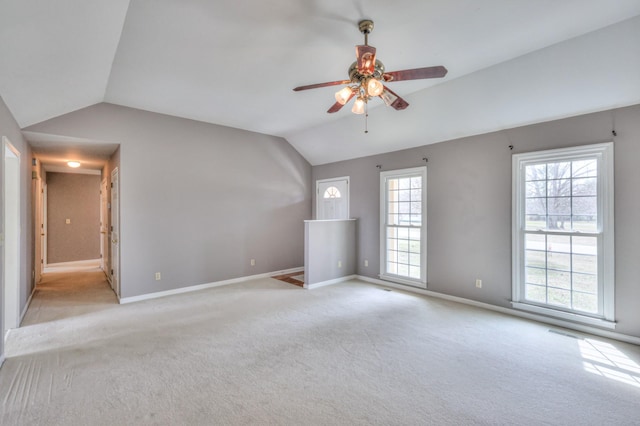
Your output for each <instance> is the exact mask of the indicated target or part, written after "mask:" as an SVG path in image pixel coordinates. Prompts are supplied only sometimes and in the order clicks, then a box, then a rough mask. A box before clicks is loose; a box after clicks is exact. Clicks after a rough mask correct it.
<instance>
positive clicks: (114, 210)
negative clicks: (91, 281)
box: [111, 167, 121, 299]
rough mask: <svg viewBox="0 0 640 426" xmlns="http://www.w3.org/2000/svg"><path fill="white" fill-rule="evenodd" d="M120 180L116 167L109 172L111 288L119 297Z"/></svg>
mask: <svg viewBox="0 0 640 426" xmlns="http://www.w3.org/2000/svg"><path fill="white" fill-rule="evenodd" d="M119 188H120V181H119V178H118V168H117V167H116V168H115V169H113V171H112V172H111V288H113V291H115V292H116V296H118V299H120V296H121V295H120V217H119V212H120V195H119V193H118V192H119Z"/></svg>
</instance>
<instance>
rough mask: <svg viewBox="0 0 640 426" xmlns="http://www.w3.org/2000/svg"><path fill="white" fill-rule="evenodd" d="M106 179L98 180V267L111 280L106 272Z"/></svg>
mask: <svg viewBox="0 0 640 426" xmlns="http://www.w3.org/2000/svg"><path fill="white" fill-rule="evenodd" d="M107 187H108V179H107V177H106V176H105V177H104V179H102V181H101V182H100V267H101V269H102V270H103V271H104V273H105V275H106V277H107V280H108V281H109V282H111V277H110V276H109V275H110V274H108V273H107V268H108V266H109V236H108V233H109V207H108V204H109V198H108V197H109V190H108V188H107Z"/></svg>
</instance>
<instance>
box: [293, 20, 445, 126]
mask: <svg viewBox="0 0 640 426" xmlns="http://www.w3.org/2000/svg"><path fill="white" fill-rule="evenodd" d="M358 29H359V30H360V32H361V33H362V34H364V44H362V45H358V46H356V61H355V62H354V63H353V64H351V66H350V67H349V71H348V72H349V80H339V81H330V82H328V83H318V84H311V85H308V86H299V87H296V88H295V89H293V90H294V91H296V92H298V91H300V90H308V89H317V88H319V87H327V86H338V85H341V84H346V85H347V86H346V87H344V88H342V89H341V90H339V91H338V92H337V93H336V95H335V97H336V103H335V104H334V105H333V106H332V107H331V108H329V110H328V111H327V112H328V113H334V112H338V111H340V109H341V108H342V107H343V106H344V105H345V104H346V103H347V102H349V101H350V100H351V99H352V98H354V97H355V98H356V100H355V102H354V104H353V108H352V109H351V111H352V112H353V113H355V114H363V113H365V112H366V107H367V104H368V102H369V101H370V100H371V99H372V98H375V97H379V98H381V99H382V101H383V102H384V103H385V104H386V105H387V106H390V107H392V108H394V109H396V110H403V109H405V108H406V107H408V106H409V103H408V102H407V101H405V100H404V99H402V98H401V97H400V96H398V95H397V94H395V93H394V92H393V91H391V89H389V88H388V87H387V86H385V85H384V83H389V82H392V81H403V80H421V79H426V78H442V77H444V76H445V75H446V74H447V69H446V68H445V67H443V66H441V65H439V66H435V67H426V68H415V69H410V70H402V71H392V72H385V70H384V65H383V63H382V62H380V61H379V60H377V59H376V48H375V47H373V46H369V34H370V33H371V31H373V21H371V20H369V19H365V20H364V21H360V22H359V23H358ZM365 132H366V130H365Z"/></svg>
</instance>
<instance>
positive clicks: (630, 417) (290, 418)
mask: <svg viewBox="0 0 640 426" xmlns="http://www.w3.org/2000/svg"><path fill="white" fill-rule="evenodd" d="M103 277H104V276H101V275H100V273H82V274H74V275H58V274H52V275H51V276H45V282H44V283H43V284H42V285H39V286H38V290H37V292H36V294H35V297H34V300H33V304H32V306H31V308H30V309H29V311H28V313H27V316H26V318H25V323H24V324H25V325H24V326H23V327H22V328H20V329H18V330H15V331H13V332H11V334H10V336H9V340H8V342H7V360H6V361H5V364H4V366H3V367H2V369H1V370H0V397H1V398H2V400H1V407H2V414H1V416H0V423H1V424H3V425H114V424H135V425H151V424H161V425H209V424H225V425H226V424H230V425H235V424H238V425H302V424H307V425H423V424H435V425H462V424H466V425H537V424H563V425H603V424H607V425H625V424H627V425H631V424H640V367H638V365H640V348H639V347H637V346H634V345H629V344H625V343H619V342H615V341H610V340H607V339H602V338H596V337H592V336H587V335H579V334H577V333H573V332H571V333H570V335H563V334H558V333H555V332H554V333H550V332H549V327H548V326H545V325H542V324H538V323H535V322H530V321H526V320H522V319H519V318H515V317H509V316H506V315H501V314H498V313H495V312H490V311H485V310H482V309H478V308H474V307H470V306H465V305H460V304H457V303H454V302H449V301H444V300H439V299H432V298H427V297H423V296H418V295H415V294H411V293H405V292H402V291H397V290H394V291H384V290H383V289H382V288H381V287H378V286H374V285H370V284H366V283H362V282H358V281H350V282H346V283H342V284H338V285H333V286H327V287H322V288H318V289H315V290H311V291H308V290H303V289H301V288H297V287H295V286H292V285H289V284H286V283H283V282H280V281H277V280H274V279H261V280H255V281H251V282H246V283H242V284H236V285H231V286H225V287H218V288H213V289H208V290H203V291H199V292H194V293H185V294H181V295H176V296H170V297H165V298H161V299H155V300H149V301H145V302H139V303H132V304H127V305H117V304H115V297H114V296H113V293H111V292H110V289H109V288H108V285H107V284H106V282H105V281H104V279H103ZM572 336H574V337H572Z"/></svg>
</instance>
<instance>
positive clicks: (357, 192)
mask: <svg viewBox="0 0 640 426" xmlns="http://www.w3.org/2000/svg"><path fill="white" fill-rule="evenodd" d="M614 125H615V129H616V131H617V136H616V137H613V136H612V133H611V131H612V128H613V126H614ZM425 132H428V129H425ZM610 140H613V141H614V150H615V154H614V155H615V229H616V231H615V247H616V319H617V321H618V327H617V328H616V331H617V332H620V333H624V334H628V335H632V336H636V337H640V310H639V309H637V304H638V301H640V282H639V281H640V278H639V277H640V262H638V259H640V244H638V241H640V226H638V212H639V211H640V196H638V188H639V187H640V167H638V159H640V106H638V105H636V106H633V107H628V108H622V109H616V110H613V111H605V112H601V113H595V114H589V115H583V116H579V117H573V118H567V119H563V120H557V121H551V122H547V123H541V124H536V125H531V126H526V127H520V128H515V129H511V130H505V131H501V132H496V133H490V134H485V135H480V136H474V137H468V138H464V139H458V140H453V141H448V142H444V143H439V144H433V145H426V146H423V147H419V148H413V149H409V150H404V151H398V152H393V153H388V154H382V155H376V156H371V157H365V158H359V159H355V160H349V161H343V162H337V163H331V164H325V165H321V166H315V167H313V170H312V179H313V181H314V182H315V180H317V179H327V178H331V177H335V176H345V175H349V176H350V177H351V202H350V210H351V216H352V217H355V218H358V219H359V220H358V224H359V225H358V269H357V273H358V274H360V275H364V276H367V277H372V278H377V276H378V274H379V270H380V267H379V260H380V254H379V249H380V242H379V209H380V207H379V198H380V196H379V170H378V169H377V168H376V165H382V170H394V169H401V168H407V167H415V166H420V165H424V164H425V163H424V161H423V160H422V158H423V157H427V158H428V163H427V268H428V277H427V279H428V289H429V290H431V291H435V292H439V293H444V294H448V295H453V296H459V297H463V298H467V299H472V300H477V301H480V302H485V303H489V304H493V305H496V306H501V307H505V308H510V307H511V306H510V303H509V301H510V299H511V154H512V153H519V152H528V151H538V150H543V149H551V148H559V147H566V146H575V145H583V144H589V143H598V142H605V141H610ZM509 145H513V146H514V148H513V151H512V150H510V149H509ZM314 196H315V195H314ZM313 203H314V206H315V198H314V200H313ZM314 211H315V209H314ZM365 259H367V260H368V261H369V267H364V265H363V262H364V260H365ZM476 278H480V279H482V280H483V287H482V288H481V289H478V288H476V287H475V279H476Z"/></svg>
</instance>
